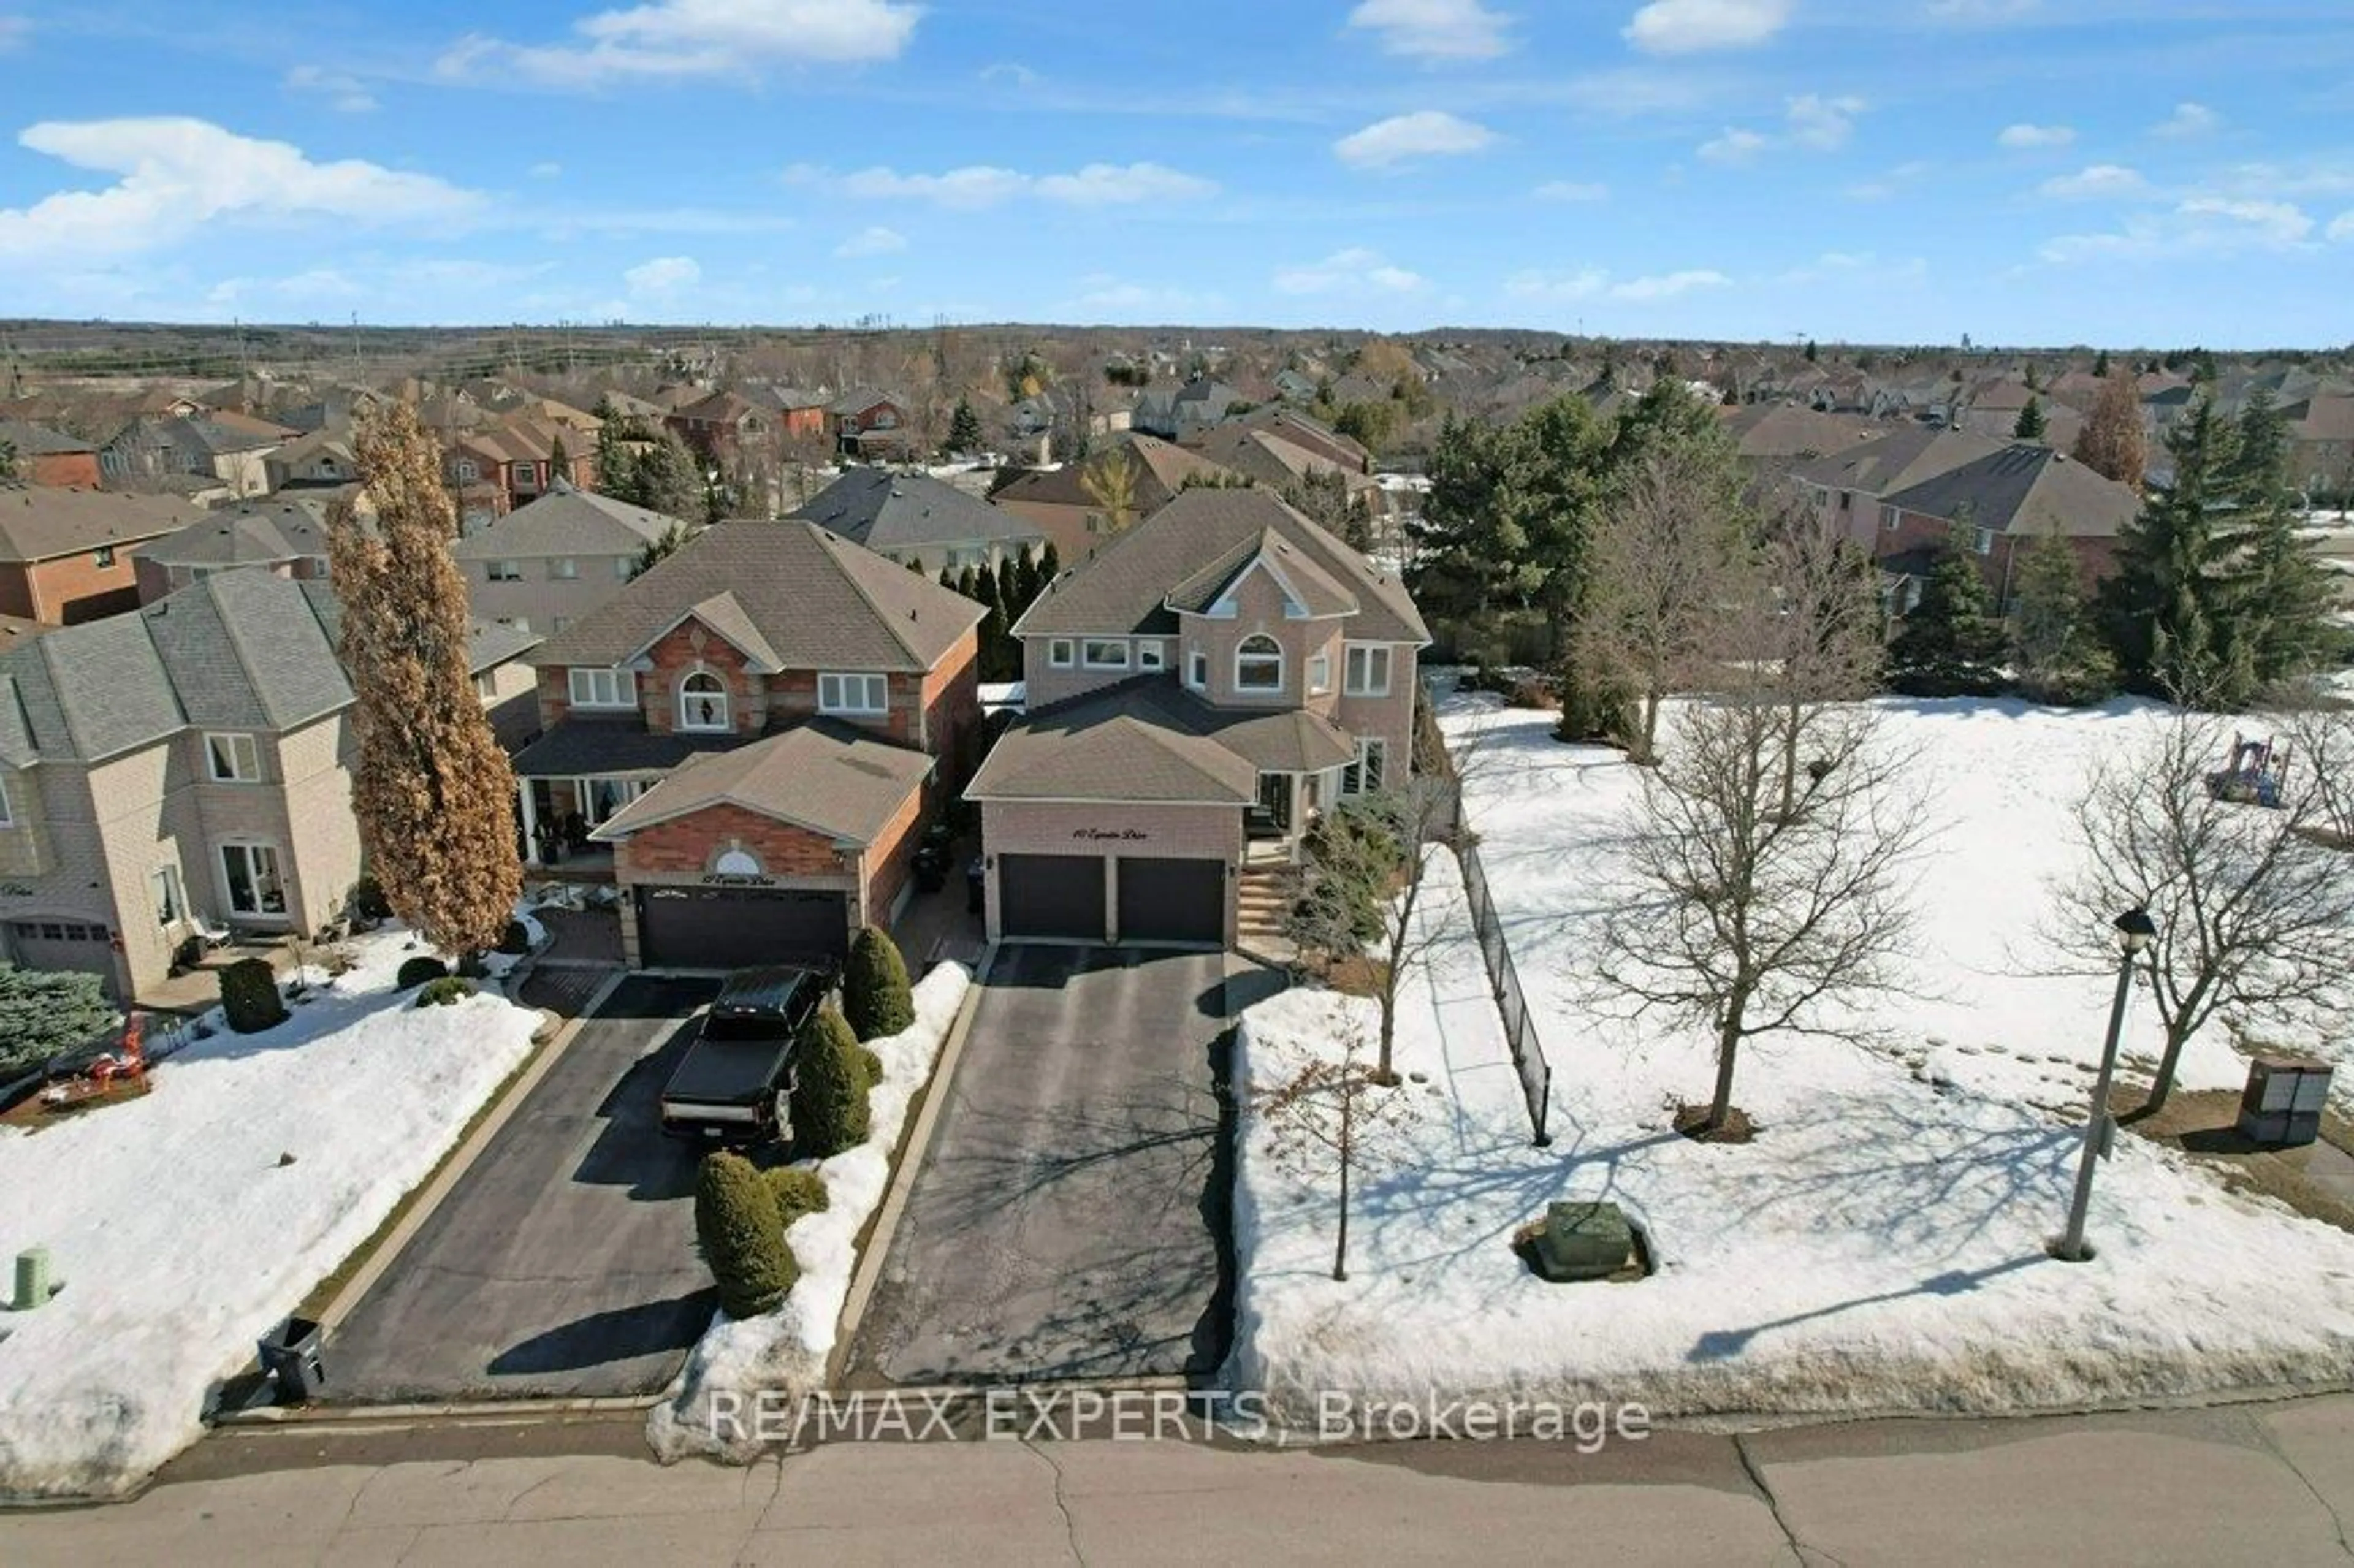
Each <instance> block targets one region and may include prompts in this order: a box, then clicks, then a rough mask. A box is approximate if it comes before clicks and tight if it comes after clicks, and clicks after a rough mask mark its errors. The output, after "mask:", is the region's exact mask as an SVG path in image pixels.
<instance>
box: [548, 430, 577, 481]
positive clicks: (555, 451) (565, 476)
mask: <svg viewBox="0 0 2354 1568" xmlns="http://www.w3.org/2000/svg"><path fill="white" fill-rule="evenodd" d="M547 482H548V483H550V484H559V483H560V484H570V483H571V482H572V452H571V450H570V449H569V448H567V447H566V446H565V444H564V438H563V437H562V436H558V437H557V438H556V439H555V440H552V441H550V442H548V443H547Z"/></svg>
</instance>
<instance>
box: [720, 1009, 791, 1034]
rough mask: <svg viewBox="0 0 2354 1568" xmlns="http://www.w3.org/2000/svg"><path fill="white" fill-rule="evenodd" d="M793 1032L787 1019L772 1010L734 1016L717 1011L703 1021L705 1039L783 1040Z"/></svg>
mask: <svg viewBox="0 0 2354 1568" xmlns="http://www.w3.org/2000/svg"><path fill="white" fill-rule="evenodd" d="M790 1033H792V1031H790V1029H788V1028H786V1027H785V1021H784V1020H783V1019H781V1018H779V1017H778V1016H777V1015H776V1014H774V1013H771V1012H754V1013H740V1014H737V1015H736V1016H733V1017H730V1016H726V1015H725V1014H721V1013H716V1012H715V1013H713V1014H711V1015H710V1016H709V1017H708V1018H705V1020H704V1021H703V1037H704V1038H705V1040H782V1039H784V1038H785V1037H786V1036H787V1035H789V1034H790Z"/></svg>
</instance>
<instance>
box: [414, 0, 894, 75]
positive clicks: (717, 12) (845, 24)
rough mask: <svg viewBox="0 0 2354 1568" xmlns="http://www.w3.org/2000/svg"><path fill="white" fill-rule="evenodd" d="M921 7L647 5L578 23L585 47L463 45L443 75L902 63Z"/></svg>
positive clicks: (840, 2)
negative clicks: (873, 62) (903, 53)
mask: <svg viewBox="0 0 2354 1568" xmlns="http://www.w3.org/2000/svg"><path fill="white" fill-rule="evenodd" d="M922 14H923V13H922V7H920V6H918V5H909V4H905V3H903V0H646V3H645V4H642V5H631V6H629V7H627V8H625V9H621V10H614V11H599V12H597V13H595V14H594V15H592V16H585V17H583V18H581V19H580V20H579V21H578V22H577V23H575V24H574V25H573V29H572V30H573V31H574V32H575V33H576V34H578V35H579V41H578V42H577V43H566V44H544V45H543V44H514V43H508V42H506V41H504V40H503V39H499V38H490V37H480V36H475V37H466V38H463V39H461V40H460V41H459V42H458V43H456V44H454V45H452V46H451V48H450V49H449V50H448V51H447V52H445V53H444V54H443V55H442V57H441V58H440V62H439V63H438V65H437V67H436V69H438V70H439V71H440V73H441V74H442V75H444V76H449V77H458V78H463V79H484V80H490V79H511V78H513V77H515V76H518V75H520V76H522V77H524V78H526V79H530V80H532V81H535V82H537V83H539V84H542V85H545V86H550V87H567V88H588V87H599V86H604V85H606V84H609V83H612V82H617V81H631V80H643V79H660V78H679V77H701V76H736V75H743V74H747V73H751V72H757V71H758V69H760V68H762V67H764V66H778V65H807V64H824V65H845V64H857V63H860V62H864V61H869V60H887V59H896V58H898V56H899V53H900V51H902V50H903V49H905V48H907V41H908V39H909V38H910V37H913V36H914V34H915V31H916V22H917V17H919V16H921V15H922Z"/></svg>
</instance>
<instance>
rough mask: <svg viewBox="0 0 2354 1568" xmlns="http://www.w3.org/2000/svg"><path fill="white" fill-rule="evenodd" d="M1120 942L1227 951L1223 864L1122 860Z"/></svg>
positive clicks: (1204, 861) (1120, 868) (1207, 861)
mask: <svg viewBox="0 0 2354 1568" xmlns="http://www.w3.org/2000/svg"><path fill="white" fill-rule="evenodd" d="M1119 939H1120V940H1121V941H1123V942H1188V943H1198V944H1200V945H1201V946H1203V947H1205V948H1223V947H1225V945H1226V865H1225V862H1224V861H1217V860H1157V859H1156V860H1143V859H1136V860H1128V859H1123V860H1122V861H1121V862H1120V863H1119Z"/></svg>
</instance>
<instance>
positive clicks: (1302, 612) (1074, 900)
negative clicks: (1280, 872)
mask: <svg viewBox="0 0 2354 1568" xmlns="http://www.w3.org/2000/svg"><path fill="white" fill-rule="evenodd" d="M1013 632H1014V634H1015V635H1016V636H1018V637H1019V638H1020V639H1021V640H1022V645H1023V672H1024V674H1025V677H1026V680H1027V683H1028V701H1029V712H1028V714H1027V715H1025V717H1024V718H1023V720H1022V722H1021V723H1020V724H1018V725H1016V726H1014V727H1013V729H1011V730H1009V731H1007V733H1006V734H1005V735H1004V736H1002V738H1000V739H999V741H998V743H997V745H996V746H995V747H993V748H992V749H991V752H990V754H989V758H988V760H987V761H986V762H985V763H984V764H983V765H982V767H981V771H980V772H979V773H978V774H977V775H976V776H975V777H974V779H973V780H972V782H971V784H970V785H969V786H968V787H967V788H966V790H965V796H966V799H968V800H972V801H975V802H977V803H978V804H979V805H980V807H981V835H982V842H983V845H984V847H985V850H986V853H987V898H988V918H989V933H990V936H991V938H992V939H998V938H1006V939H1017V938H1018V939H1047V940H1066V941H1082V942H1116V943H1128V944H1134V943H1148V944H1149V943H1177V944H1208V945H1211V946H1226V945H1231V944H1232V943H1233V942H1234V940H1235V931H1236V909H1237V899H1236V894H1237V892H1238V888H1239V878H1240V875H1241V874H1242V871H1243V869H1244V867H1245V864H1246V860H1258V861H1264V862H1271V863H1278V864H1282V863H1289V862H1290V861H1292V860H1293V859H1295V858H1296V856H1297V854H1298V851H1299V842H1300V839H1301V837H1302V835H1303V834H1304V833H1305V832H1307V830H1308V828H1309V826H1310V823H1311V822H1312V821H1314V820H1315V818H1316V816H1317V815H1318V813H1319V812H1320V811H1321V810H1324V809H1325V808H1326V807H1327V806H1329V805H1331V804H1332V803H1334V802H1336V801H1339V800H1342V799H1344V798H1346V797H1347V796H1350V795H1352V794H1358V793H1363V792H1369V791H1373V790H1377V789H1382V788H1384V786H1385V785H1387V784H1391V783H1394V782H1395V781H1397V780H1400V779H1403V778H1404V777H1405V774H1406V773H1407V771H1408V770H1409V769H1410V768H1412V766H1413V757H1414V747H1413V737H1414V712H1415V694H1416V685H1417V679H1416V662H1417V661H1418V659H1419V658H1420V652H1421V650H1422V649H1423V648H1424V647H1425V646H1426V645H1427V644H1428V642H1429V641H1430V637H1429V632H1428V631H1427V630H1426V628H1425V627H1424V625H1423V621H1422V617H1421V615H1420V613H1419V612H1418V611H1417V610H1416V609H1415V605H1414V601H1413V599H1411V598H1410V597H1409V596H1408V595H1407V593H1406V591H1405V585H1404V584H1403V583H1402V582H1400V581H1399V580H1398V578H1397V576H1396V575H1395V574H1394V573H1393V572H1389V571H1386V570H1384V569H1383V568H1382V567H1377V566H1375V565H1374V564H1373V563H1372V562H1371V561H1368V560H1367V559H1366V558H1365V557H1364V556H1361V555H1359V554H1358V553H1357V552H1356V551H1354V550H1352V549H1350V548H1349V547H1348V546H1346V545H1344V544H1342V543H1341V541H1340V540H1338V539H1336V538H1334V537H1333V536H1332V535H1331V534H1329V533H1327V532H1325V531H1324V530H1323V529H1322V528H1320V527H1318V526H1317V525H1316V524H1313V523H1311V522H1310V521H1309V520H1308V519H1307V518H1305V517H1302V516H1301V515H1300V514H1299V513H1297V512H1295V511H1293V510H1292V509H1291V508H1290V507H1288V506H1287V505H1285V504H1284V503H1282V502H1281V501H1279V500H1278V499H1277V498H1276V497H1275V496H1273V495H1271V494H1269V493H1267V492H1266V491H1263V490H1191V491H1187V492H1185V493H1183V494H1182V495H1179V496H1178V497H1177V498H1176V499H1175V500H1173V501H1172V502H1171V503H1169V504H1168V505H1167V506H1165V507H1163V508H1161V511H1159V512H1158V513H1156V514H1153V516H1152V517H1150V519H1148V520H1147V521H1145V522H1143V523H1140V524H1138V525H1137V526H1135V527H1133V528H1131V529H1129V530H1128V531H1127V532H1126V533H1124V534H1122V535H1120V536H1119V537H1118V538H1117V539H1115V540H1113V541H1112V542H1111V543H1110V544H1109V545H1108V546H1105V547H1104V548H1103V549H1102V550H1101V551H1100V552H1099V553H1098V554H1097V556H1095V558H1094V559H1093V560H1091V561H1089V562H1088V563H1087V565H1085V566H1083V567H1078V568H1077V569H1076V570H1074V571H1071V572H1068V573H1066V574H1065V575H1064V576H1063V577H1060V578H1058V579H1056V581H1055V583H1054V584H1053V585H1052V586H1051V587H1049V588H1047V590H1046V591H1045V592H1044V594H1042V595H1041V596H1040V597H1039V599H1038V600H1037V601H1036V602H1035V603H1034V604H1033V605H1032V606H1031V608H1030V609H1029V610H1028V611H1026V612H1025V613H1024V614H1023V617H1022V619H1021V620H1020V621H1019V622H1018V623H1017V624H1016V625H1015V626H1014V628H1013Z"/></svg>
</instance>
